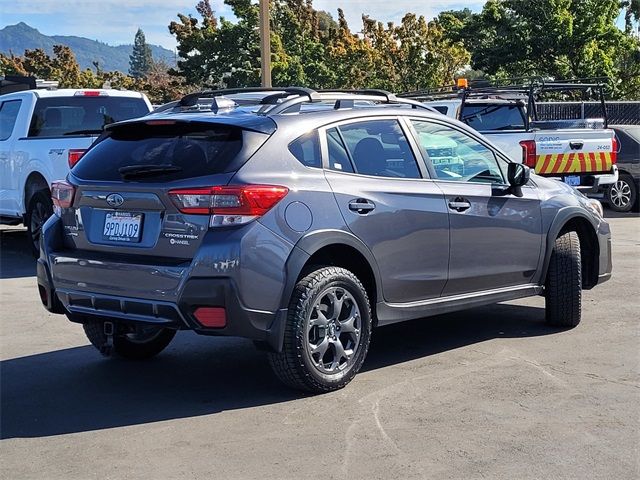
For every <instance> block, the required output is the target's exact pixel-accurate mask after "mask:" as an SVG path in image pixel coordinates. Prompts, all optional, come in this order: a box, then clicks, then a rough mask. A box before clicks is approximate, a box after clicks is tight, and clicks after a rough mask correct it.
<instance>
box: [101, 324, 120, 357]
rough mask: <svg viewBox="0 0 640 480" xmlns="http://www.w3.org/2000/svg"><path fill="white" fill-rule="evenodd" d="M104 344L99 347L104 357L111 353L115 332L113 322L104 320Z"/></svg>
mask: <svg viewBox="0 0 640 480" xmlns="http://www.w3.org/2000/svg"><path fill="white" fill-rule="evenodd" d="M103 328H104V336H105V340H104V345H102V347H100V353H101V354H102V355H104V356H105V357H110V356H111V353H113V336H114V334H115V330H116V326H115V325H114V323H113V322H104V327H103Z"/></svg>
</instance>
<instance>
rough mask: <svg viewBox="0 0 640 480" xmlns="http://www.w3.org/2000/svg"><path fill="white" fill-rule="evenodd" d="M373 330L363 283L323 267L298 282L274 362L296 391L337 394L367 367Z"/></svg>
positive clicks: (273, 354) (279, 374) (339, 270)
mask: <svg viewBox="0 0 640 480" xmlns="http://www.w3.org/2000/svg"><path fill="white" fill-rule="evenodd" d="M371 326H372V321H371V308H370V305H369V298H368V296H367V292H366V290H365V288H364V287H363V286H362V283H361V282H360V280H359V279H358V278H357V277H356V276H355V275H354V274H353V273H351V272H350V271H349V270H346V269H344V268H340V267H319V268H317V269H316V270H314V271H312V272H311V273H309V274H308V275H306V276H305V277H304V278H302V279H301V280H300V281H299V282H298V283H297V285H296V287H295V289H294V291H293V294H292V296H291V301H290V303H289V313H288V317H287V325H286V327H285V335H284V345H283V349H282V352H279V353H276V352H270V353H269V354H268V356H269V363H270V364H271V368H272V369H273V371H274V372H275V374H276V376H277V377H278V378H279V379H280V380H281V381H282V382H283V383H285V384H286V385H288V386H290V387H292V388H295V389H298V390H304V391H308V392H313V393H324V392H330V391H333V390H338V389H340V388H343V387H344V386H345V385H347V384H348V383H349V382H350V381H351V380H352V379H353V377H354V376H355V375H356V374H357V373H358V371H359V370H360V368H361V367H362V364H363V362H364V360H365V358H366V356H367V352H368V350H369V342H370V340H371Z"/></svg>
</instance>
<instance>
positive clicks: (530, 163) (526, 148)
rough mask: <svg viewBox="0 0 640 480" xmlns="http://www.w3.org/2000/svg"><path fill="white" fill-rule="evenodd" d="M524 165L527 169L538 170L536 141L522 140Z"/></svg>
mask: <svg viewBox="0 0 640 480" xmlns="http://www.w3.org/2000/svg"><path fill="white" fill-rule="evenodd" d="M520 146H521V147H522V163H524V164H525V165H526V166H527V167H530V168H536V142H535V140H522V141H521V142H520Z"/></svg>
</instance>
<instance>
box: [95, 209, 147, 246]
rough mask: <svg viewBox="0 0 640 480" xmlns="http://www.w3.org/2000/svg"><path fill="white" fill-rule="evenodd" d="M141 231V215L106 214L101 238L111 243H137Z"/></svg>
mask: <svg viewBox="0 0 640 480" xmlns="http://www.w3.org/2000/svg"><path fill="white" fill-rule="evenodd" d="M141 230H142V214H141V213H130V212H107V215H106V216H105V219H104V229H103V231H102V237H103V238H104V239H105V240H111V241H113V242H131V243H135V242H139V241H140V232H141Z"/></svg>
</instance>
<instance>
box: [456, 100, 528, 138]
mask: <svg viewBox="0 0 640 480" xmlns="http://www.w3.org/2000/svg"><path fill="white" fill-rule="evenodd" d="M524 118H525V117H524V109H523V107H521V106H519V105H508V104H500V105H496V104H493V105H491V104H489V105H476V104H465V106H464V111H463V115H462V121H463V122H464V123H466V124H467V125H469V126H470V127H471V128H473V129H474V130H478V131H479V132H482V131H488V130H514V129H522V128H524Z"/></svg>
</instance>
